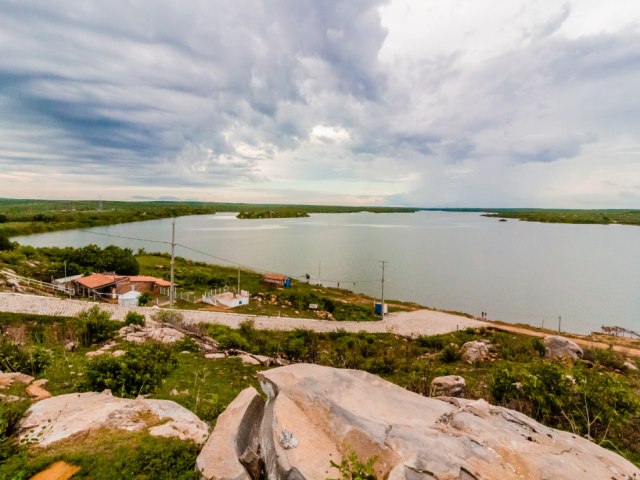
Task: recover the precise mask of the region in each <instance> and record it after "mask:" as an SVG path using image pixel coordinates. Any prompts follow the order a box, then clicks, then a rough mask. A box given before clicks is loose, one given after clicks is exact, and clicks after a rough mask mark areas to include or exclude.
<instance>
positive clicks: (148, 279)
mask: <svg viewBox="0 0 640 480" xmlns="http://www.w3.org/2000/svg"><path fill="white" fill-rule="evenodd" d="M129 280H131V281H132V282H150V283H155V284H156V285H158V286H159V287H170V286H171V282H169V281H167V280H163V279H162V278H156V277H149V276H147V275H134V276H131V277H129Z"/></svg>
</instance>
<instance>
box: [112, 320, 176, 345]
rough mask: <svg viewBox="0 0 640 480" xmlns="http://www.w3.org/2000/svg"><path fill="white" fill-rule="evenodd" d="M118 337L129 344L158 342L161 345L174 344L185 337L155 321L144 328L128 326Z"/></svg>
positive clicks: (122, 329) (147, 323)
mask: <svg viewBox="0 0 640 480" xmlns="http://www.w3.org/2000/svg"><path fill="white" fill-rule="evenodd" d="M118 336H119V337H120V338H122V339H123V340H125V341H127V342H135V343H143V342H148V341H156V342H161V343H174V342H177V341H178V340H182V339H183V338H184V336H185V334H184V333H182V332H181V331H179V330H176V329H175V328H172V327H169V326H166V325H163V324H160V323H158V322H156V321H153V320H147V321H146V322H145V324H144V326H140V325H127V326H126V327H122V328H121V329H120V330H119V331H118Z"/></svg>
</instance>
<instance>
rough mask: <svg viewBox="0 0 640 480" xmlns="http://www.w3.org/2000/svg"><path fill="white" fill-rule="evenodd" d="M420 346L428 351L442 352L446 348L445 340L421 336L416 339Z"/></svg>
mask: <svg viewBox="0 0 640 480" xmlns="http://www.w3.org/2000/svg"><path fill="white" fill-rule="evenodd" d="M416 341H417V343H418V345H419V346H421V347H422V348H426V349H428V350H442V349H443V348H444V346H445V339H444V338H443V337H442V336H440V335H437V336H428V335H421V336H419V337H418V338H417V339H416Z"/></svg>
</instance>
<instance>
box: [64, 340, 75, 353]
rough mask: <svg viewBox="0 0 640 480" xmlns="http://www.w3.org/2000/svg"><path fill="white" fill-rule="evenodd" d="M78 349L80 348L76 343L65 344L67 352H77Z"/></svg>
mask: <svg viewBox="0 0 640 480" xmlns="http://www.w3.org/2000/svg"><path fill="white" fill-rule="evenodd" d="M76 348H78V344H77V343H76V342H67V343H65V344H64V349H65V350H66V351H67V352H75V351H76Z"/></svg>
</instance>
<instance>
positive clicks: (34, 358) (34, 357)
mask: <svg viewBox="0 0 640 480" xmlns="http://www.w3.org/2000/svg"><path fill="white" fill-rule="evenodd" d="M49 364H51V354H50V353H49V352H48V351H47V350H45V349H44V348H42V347H24V346H21V345H18V344H16V343H14V342H12V341H11V340H7V339H6V338H0V370H7V371H10V372H22V373H26V374H29V375H34V376H35V375H37V374H39V373H40V372H42V371H43V370H44V369H45V368H46V367H47V366H48V365H49Z"/></svg>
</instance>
